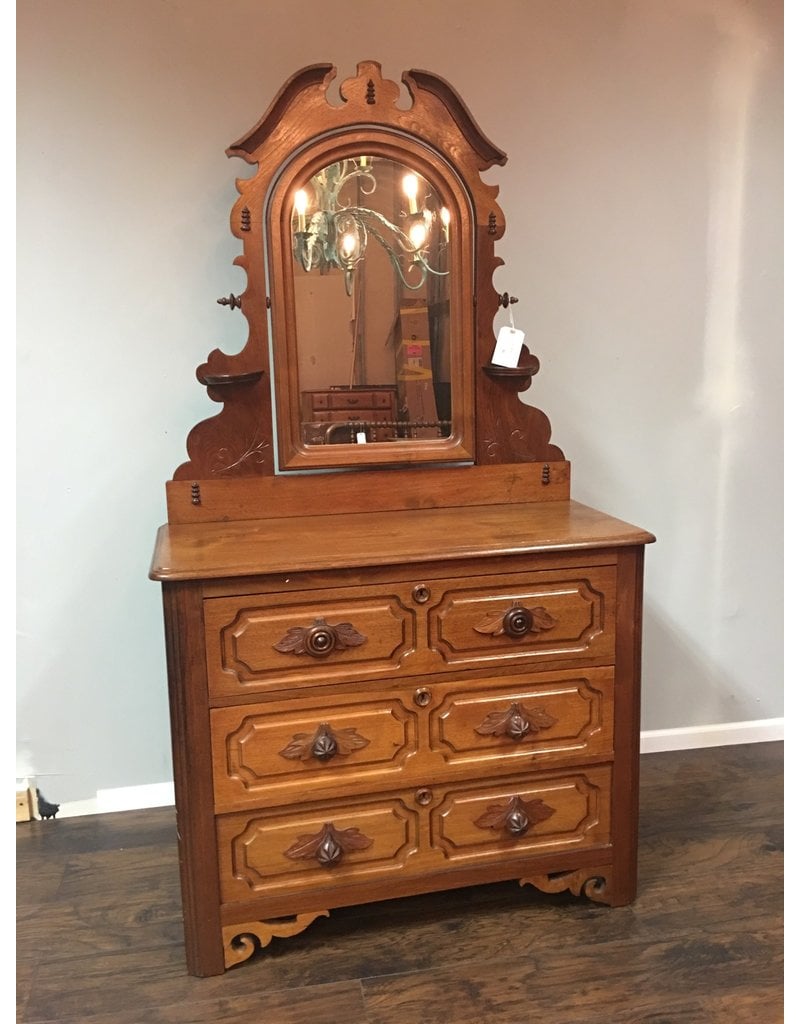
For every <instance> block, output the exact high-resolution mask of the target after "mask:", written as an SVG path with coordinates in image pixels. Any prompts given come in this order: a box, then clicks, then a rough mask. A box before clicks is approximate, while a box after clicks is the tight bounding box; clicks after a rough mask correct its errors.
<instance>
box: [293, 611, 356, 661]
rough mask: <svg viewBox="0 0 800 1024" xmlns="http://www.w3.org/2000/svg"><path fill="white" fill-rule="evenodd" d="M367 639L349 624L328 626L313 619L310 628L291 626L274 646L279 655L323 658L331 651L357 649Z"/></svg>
mask: <svg viewBox="0 0 800 1024" xmlns="http://www.w3.org/2000/svg"><path fill="white" fill-rule="evenodd" d="M366 640H367V638H366V637H365V636H362V634H361V633H359V632H358V630H357V629H356V628H355V627H354V626H353V625H352V624H351V623H349V622H340V623H339V624H338V625H337V626H329V625H328V623H327V622H326V621H325V620H324V619H314V624H313V625H312V626H292V628H291V629H290V630H289V632H288V633H287V634H286V636H285V637H284V638H283V639H282V640H279V641H278V643H276V644H274V645H273V646H274V648H275V650H276V651H280V653H281V654H310V655H311V656H312V658H325V657H327V655H329V654H330V653H331V652H332V651H344V650H346V649H347V648H348V647H359V646H360V645H361V644H363V643H365V642H366Z"/></svg>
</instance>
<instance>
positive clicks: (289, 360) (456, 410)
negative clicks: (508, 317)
mask: <svg viewBox="0 0 800 1024" xmlns="http://www.w3.org/2000/svg"><path fill="white" fill-rule="evenodd" d="M363 153H366V154H367V155H370V156H374V157H383V158H386V159H390V160H394V161H396V162H398V163H403V164H405V165H406V166H408V167H409V168H411V169H412V170H414V171H417V172H418V173H419V174H420V175H422V177H424V178H426V179H427V180H428V181H429V182H430V183H431V184H432V185H433V186H434V188H436V190H437V191H438V193H439V195H440V196H441V198H442V200H443V203H444V205H446V206H448V207H449V209H450V213H451V218H452V219H451V223H450V266H451V275H452V276H451V281H450V372H451V382H452V401H453V407H452V431H451V434H450V436H449V437H446V438H427V439H426V438H418V439H414V440H396V441H375V442H370V443H369V444H367V445H358V444H356V445H353V444H335V445H322V446H320V445H310V444H307V443H306V442H305V441H304V439H303V437H302V433H301V430H302V426H301V424H302V414H301V398H300V382H299V359H298V347H297V331H296V322H297V321H296V315H295V290H294V257H293V254H292V252H291V248H290V245H289V244H288V242H287V240H288V239H290V238H291V221H292V210H293V205H294V194H295V192H296V191H297V189H298V188H301V187H303V186H304V185H305V184H306V182H307V181H308V179H309V177H310V176H311V175H312V174H314V173H316V172H317V171H318V170H320V169H321V168H322V167H324V166H326V165H327V164H330V163H334V162H336V161H337V160H342V159H344V158H346V157H353V156H361V155H362V154H363ZM266 221H267V246H268V253H273V254H275V258H272V259H270V258H269V255H268V263H269V275H270V287H271V294H272V295H274V296H277V295H280V296H282V300H283V301H282V307H281V309H280V310H279V309H278V308H277V305H276V303H275V302H273V303H272V346H273V373H274V382H275V386H274V393H275V411H276V424H277V427H278V437H277V443H278V457H279V465H280V468H281V469H288V470H293V469H305V468H310V469H330V468H342V467H347V466H359V465H369V466H377V465H387V464H396V463H416V462H431V461H435V462H474V459H475V440H474V439H475V416H474V404H473V394H474V365H473V359H472V352H473V350H474V332H475V323H474V315H473V304H472V296H473V293H474V256H473V253H474V231H473V212H472V206H471V202H470V198H469V196H468V195H467V194H466V192H465V190H464V186H463V185H462V183H461V181H460V179H459V178H458V176H457V174H456V173H455V171H454V170H453V169H452V168H451V167H450V166H449V165H448V164H447V163H445V162H444V161H443V160H442V159H441V157H440V156H439V155H438V154H435V153H433V152H431V150H430V149H429V147H427V146H425V145H423V144H422V143H421V142H420V141H419V140H417V139H414V138H410V137H406V136H399V135H397V134H389V133H387V132H386V131H381V130H378V129H367V130H365V129H356V130H353V131H348V132H341V133H337V134H336V136H335V137H333V138H323V139H317V140H315V141H313V142H312V143H310V144H309V146H307V147H306V148H304V149H302V150H301V151H300V152H298V153H297V154H296V155H295V156H294V157H293V158H292V159H291V160H290V161H289V163H288V164H287V165H286V167H285V168H284V169H283V171H282V173H281V175H280V177H279V179H278V180H277V182H276V183H275V186H274V188H273V190H272V193H271V195H270V198H269V201H268V206H267V214H266ZM454 267H458V268H459V272H458V273H453V271H452V268H454Z"/></svg>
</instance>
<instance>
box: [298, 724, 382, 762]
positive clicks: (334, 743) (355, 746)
mask: <svg viewBox="0 0 800 1024" xmlns="http://www.w3.org/2000/svg"><path fill="white" fill-rule="evenodd" d="M368 745H369V740H368V739H366V737H364V736H360V735H359V734H358V733H357V732H356V730H355V729H353V728H347V729H334V728H332V727H331V726H330V725H328V723H327V722H321V723H320V724H319V726H317V729H316V731H315V732H298V733H295V734H294V736H293V737H292V740H291V742H290V743H288V744H287V745H286V746H285V747H284V748H283V750H281V751H280V755H281V757H285V758H286V759H287V761H309V760H311V758H316V760H317V761H321V762H323V763H325V762H326V761H330V760H331V758H333V757H336V755H337V754H338V755H339V756H340V757H346V756H347V755H348V754H352V753H353V752H354V751H356V750H361V749H363V748H364V747H366V746H368Z"/></svg>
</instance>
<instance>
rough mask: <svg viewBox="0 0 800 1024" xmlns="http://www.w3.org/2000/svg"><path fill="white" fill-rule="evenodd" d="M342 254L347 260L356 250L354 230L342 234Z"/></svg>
mask: <svg viewBox="0 0 800 1024" xmlns="http://www.w3.org/2000/svg"><path fill="white" fill-rule="evenodd" d="M340 244H341V247H342V255H343V256H344V258H345V259H346V260H349V259H350V257H351V256H352V255H353V253H354V252H355V251H356V236H355V235H354V234H353V233H352V231H346V232H345V233H344V234H343V235H342V240H341V243H340Z"/></svg>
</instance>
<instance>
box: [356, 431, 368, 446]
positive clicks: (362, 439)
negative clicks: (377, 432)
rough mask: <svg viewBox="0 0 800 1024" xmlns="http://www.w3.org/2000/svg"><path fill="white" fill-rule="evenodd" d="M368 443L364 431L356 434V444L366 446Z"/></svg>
mask: <svg viewBox="0 0 800 1024" xmlns="http://www.w3.org/2000/svg"><path fill="white" fill-rule="evenodd" d="M366 443H367V435H366V433H365V432H364V431H363V430H359V431H358V433H357V434H356V444H366Z"/></svg>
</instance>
